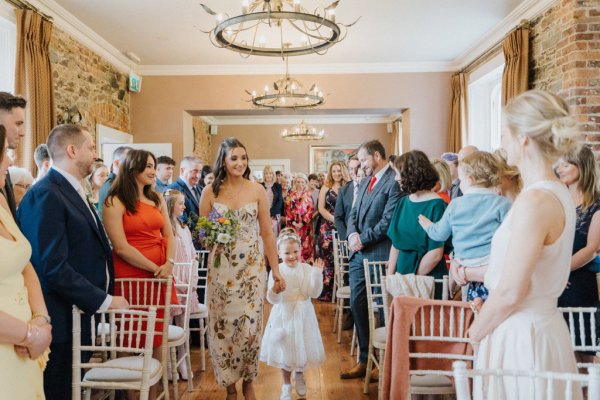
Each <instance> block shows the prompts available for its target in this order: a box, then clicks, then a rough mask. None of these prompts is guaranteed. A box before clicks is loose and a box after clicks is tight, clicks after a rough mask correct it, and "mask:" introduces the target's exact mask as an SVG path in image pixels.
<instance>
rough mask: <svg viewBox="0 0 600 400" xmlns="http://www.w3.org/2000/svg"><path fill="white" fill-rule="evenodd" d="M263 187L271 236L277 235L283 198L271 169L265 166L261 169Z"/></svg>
mask: <svg viewBox="0 0 600 400" xmlns="http://www.w3.org/2000/svg"><path fill="white" fill-rule="evenodd" d="M262 185H263V187H264V188H265V193H266V195H267V204H268V205H269V212H270V214H271V225H272V227H273V234H275V235H278V234H279V222H280V220H281V215H282V214H283V196H282V194H281V185H280V184H279V183H277V181H276V179H275V174H274V173H273V168H271V167H270V166H268V165H267V166H266V167H265V168H264V169H263V183H262Z"/></svg>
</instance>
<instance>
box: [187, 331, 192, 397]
mask: <svg viewBox="0 0 600 400" xmlns="http://www.w3.org/2000/svg"><path fill="white" fill-rule="evenodd" d="M185 358H186V360H185V361H186V363H185V367H186V369H187V373H188V381H187V386H188V389H187V390H188V392H191V391H192V390H193V389H194V388H193V387H192V378H193V377H194V373H193V372H192V353H191V351H190V337H189V335H188V337H187V340H186V341H185Z"/></svg>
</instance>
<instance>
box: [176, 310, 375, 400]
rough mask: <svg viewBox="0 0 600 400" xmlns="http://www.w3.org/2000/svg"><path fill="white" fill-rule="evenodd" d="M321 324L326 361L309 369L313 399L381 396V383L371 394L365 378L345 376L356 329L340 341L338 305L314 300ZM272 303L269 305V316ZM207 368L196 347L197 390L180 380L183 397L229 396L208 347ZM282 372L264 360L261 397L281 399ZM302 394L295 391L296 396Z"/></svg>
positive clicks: (258, 387) (349, 399) (257, 384)
mask: <svg viewBox="0 0 600 400" xmlns="http://www.w3.org/2000/svg"><path fill="white" fill-rule="evenodd" d="M313 303H314V305H315V311H316V313H317V318H318V320H319V326H320V327H321V335H322V336H323V345H324V347H325V353H326V359H325V362H324V363H323V364H322V365H321V366H320V367H319V368H318V369H317V368H313V369H310V370H307V371H306V374H305V376H306V385H307V387H308V394H307V396H306V398H307V399H309V400H340V399H342V400H355V399H356V400H359V399H360V400H366V399H372V400H375V399H377V383H371V385H370V389H369V394H368V395H363V392H362V387H363V380H362V379H353V380H341V379H340V377H339V375H340V372H341V371H343V370H346V369H348V368H350V367H351V366H353V365H354V362H355V358H354V357H350V339H351V337H352V331H351V330H349V331H343V333H342V343H340V344H338V343H337V340H336V335H335V333H333V332H332V323H333V313H334V305H333V304H332V303H323V302H319V301H313ZM269 310H270V306H269V305H267V306H266V310H265V311H266V313H265V315H267V316H268V311H269ZM206 354H207V359H206V371H204V372H202V371H200V349H199V348H198V347H193V348H192V369H193V370H194V379H193V387H194V391H193V392H191V393H190V392H187V383H186V382H182V381H179V394H180V399H182V400H192V399H193V400H204V399H210V400H213V399H225V397H226V393H225V389H222V388H220V387H219V386H218V385H217V384H216V382H215V380H214V375H213V371H212V365H211V363H210V358H209V357H208V351H207V352H206ZM281 382H282V381H281V373H280V371H279V370H278V369H276V368H272V367H269V366H267V365H266V364H263V363H261V364H260V370H259V374H258V378H257V380H256V381H255V389H256V395H257V396H256V397H257V398H258V399H259V400H278V399H279V396H280V389H281ZM238 398H239V399H242V398H243V396H242V393H241V382H240V383H238ZM297 398H298V397H297V396H296V394H295V393H294V399H297Z"/></svg>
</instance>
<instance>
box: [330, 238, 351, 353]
mask: <svg viewBox="0 0 600 400" xmlns="http://www.w3.org/2000/svg"><path fill="white" fill-rule="evenodd" d="M348 268H349V254H348V242H347V241H345V240H339V237H338V235H337V232H336V231H335V230H334V231H333V269H334V274H335V276H336V279H337V282H338V284H337V289H336V291H335V292H336V306H335V314H334V317H333V331H334V332H337V342H338V343H341V341H342V316H343V314H344V310H350V286H347V285H344V280H345V279H346V276H347V275H348V272H349V271H348Z"/></svg>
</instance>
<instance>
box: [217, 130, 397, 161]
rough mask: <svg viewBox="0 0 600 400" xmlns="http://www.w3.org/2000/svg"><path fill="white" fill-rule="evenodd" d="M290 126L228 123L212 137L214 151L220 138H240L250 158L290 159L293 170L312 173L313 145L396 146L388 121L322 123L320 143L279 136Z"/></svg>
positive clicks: (387, 147) (389, 147)
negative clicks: (372, 143) (370, 142)
mask: <svg viewBox="0 0 600 400" xmlns="http://www.w3.org/2000/svg"><path fill="white" fill-rule="evenodd" d="M284 128H289V126H284V125H249V126H240V125H228V126H220V127H219V134H218V135H217V136H213V137H212V143H211V147H212V151H211V154H213V156H214V155H216V154H217V149H218V148H219V144H220V143H221V141H222V140H223V139H224V138H226V137H230V136H234V137H236V138H237V139H239V140H240V141H241V142H242V143H243V144H244V146H246V149H247V150H248V155H249V157H250V159H259V158H266V159H272V158H277V159H278V158H289V159H290V168H291V171H292V172H305V173H307V172H309V169H310V167H309V154H310V145H311V144H312V145H317V146H321V145H332V144H361V143H362V142H365V141H367V140H372V139H378V140H379V141H381V143H383V145H384V146H385V148H386V149H392V147H393V146H394V143H393V140H392V135H391V134H389V133H387V127H386V126H385V124H365V125H320V126H319V128H324V129H325V131H326V134H327V137H326V138H325V139H324V140H323V141H319V142H314V141H313V142H310V143H307V142H286V141H284V140H281V139H280V138H279V134H280V132H281V131H282V130H283V129H284Z"/></svg>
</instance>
